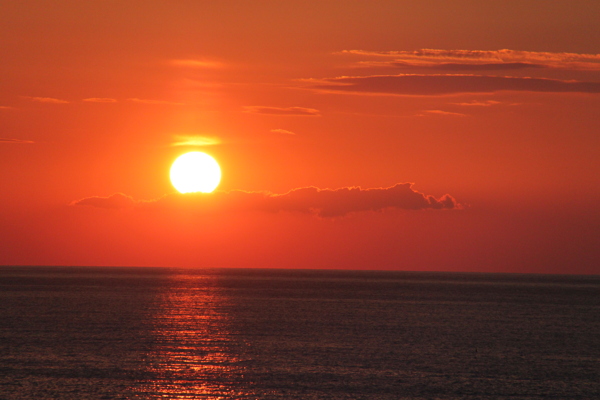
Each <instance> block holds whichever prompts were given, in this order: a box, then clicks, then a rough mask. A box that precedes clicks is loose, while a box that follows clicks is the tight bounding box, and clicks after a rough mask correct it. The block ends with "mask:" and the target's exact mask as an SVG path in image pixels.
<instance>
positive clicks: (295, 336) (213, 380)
mask: <svg viewBox="0 0 600 400" xmlns="http://www.w3.org/2000/svg"><path fill="white" fill-rule="evenodd" d="M598 398H600V276H558V275H517V274H472V273H434V272H376V271H333V270H284V269H281V270H260V269H251V270H240V269H214V270H211V269H198V270H184V269H174V268H96V267H94V268H91V267H86V268H84V267H6V266H5V267H0V399H3V400H13V399H15V400H16V399H78V400H81V399H598Z"/></svg>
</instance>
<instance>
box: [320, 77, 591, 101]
mask: <svg viewBox="0 0 600 400" xmlns="http://www.w3.org/2000/svg"><path fill="white" fill-rule="evenodd" d="M312 87H313V89H316V90H325V91H331V92H350V93H359V94H360V93H370V94H395V95H417V96H418V95H421V96H436V95H450V94H459V93H494V92H499V91H527V92H547V93H567V92H571V93H600V82H584V81H562V80H558V79H546V78H518V77H506V76H481V75H417V74H401V75H371V76H343V77H338V78H329V79H323V80H321V81H320V83H315V84H314V85H313V86H312Z"/></svg>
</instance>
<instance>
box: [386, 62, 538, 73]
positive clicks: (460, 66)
mask: <svg viewBox="0 0 600 400" xmlns="http://www.w3.org/2000/svg"><path fill="white" fill-rule="evenodd" d="M386 64H387V65H388V66H390V67H395V68H407V69H408V68H410V69H413V68H418V69H432V70H436V71H499V70H515V69H526V68H548V66H547V65H544V64H535V63H530V62H506V63H504V62H499V63H439V64H433V63H432V64H425V63H410V62H405V61H392V62H389V63H386ZM379 65H381V64H379Z"/></svg>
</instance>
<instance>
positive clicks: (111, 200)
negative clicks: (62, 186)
mask: <svg viewBox="0 0 600 400" xmlns="http://www.w3.org/2000/svg"><path fill="white" fill-rule="evenodd" d="M136 204H138V202H137V201H135V200H133V198H132V197H131V196H127V195H125V194H123V193H115V194H113V195H111V196H108V197H101V196H92V197H86V198H84V199H81V200H76V201H74V202H72V203H71V205H73V206H91V207H96V208H108V209H122V208H131V207H133V206H134V205H136Z"/></svg>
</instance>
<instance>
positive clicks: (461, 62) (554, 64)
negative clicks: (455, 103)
mask: <svg viewBox="0 0 600 400" xmlns="http://www.w3.org/2000/svg"><path fill="white" fill-rule="evenodd" d="M342 54H353V55H359V56H364V57H377V58H386V59H387V58H392V59H393V60H386V61H375V62H364V65H369V66H385V67H396V68H413V67H418V68H431V69H437V70H447V71H458V70H480V71H490V70H498V69H523V68H561V69H575V70H600V54H580V53H552V52H538V51H518V50H509V49H503V50H440V49H421V50H416V51H381V52H378V51H365V50H346V51H343V52H342Z"/></svg>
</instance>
